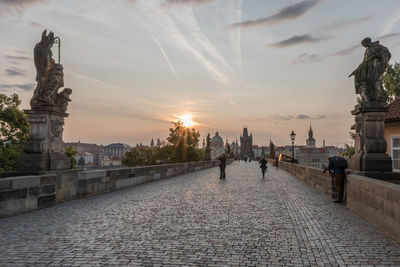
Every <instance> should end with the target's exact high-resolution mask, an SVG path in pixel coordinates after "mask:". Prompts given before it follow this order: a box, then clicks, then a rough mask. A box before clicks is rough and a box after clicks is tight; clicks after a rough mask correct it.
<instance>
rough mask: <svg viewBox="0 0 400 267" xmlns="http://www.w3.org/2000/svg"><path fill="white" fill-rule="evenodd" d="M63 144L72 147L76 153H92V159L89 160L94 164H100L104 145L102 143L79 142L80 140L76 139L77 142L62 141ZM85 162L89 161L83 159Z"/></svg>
mask: <svg viewBox="0 0 400 267" xmlns="http://www.w3.org/2000/svg"><path fill="white" fill-rule="evenodd" d="M64 146H65V147H69V146H70V147H72V148H73V149H74V150H75V151H76V152H77V154H82V153H90V154H92V156H93V159H91V160H90V162H91V163H92V164H93V165H95V166H100V165H101V161H102V159H103V157H104V146H103V145H96V144H89V143H81V142H80V141H78V142H69V143H64ZM79 158H80V157H79ZM79 158H78V159H77V161H78V160H79ZM85 162H89V161H87V160H85Z"/></svg>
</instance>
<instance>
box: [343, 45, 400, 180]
mask: <svg viewBox="0 0 400 267" xmlns="http://www.w3.org/2000/svg"><path fill="white" fill-rule="evenodd" d="M361 44H362V45H363V46H364V47H365V48H366V50H365V54H364V59H363V61H362V62H361V64H360V65H359V66H358V68H357V69H356V70H354V71H353V72H352V73H351V74H350V76H352V75H354V84H355V89H356V94H360V96H361V102H360V103H359V104H357V105H356V107H355V110H353V111H352V114H353V115H354V116H355V125H354V130H355V155H354V156H353V158H352V159H351V162H350V167H351V168H352V169H353V170H358V171H362V172H391V171H392V161H391V158H390V157H389V156H388V155H387V154H386V140H385V134H384V129H385V113H386V112H387V108H386V107H385V103H386V98H387V96H386V93H385V91H384V89H383V85H382V75H383V73H384V72H385V70H386V67H387V64H388V62H389V59H390V57H391V55H390V52H389V50H388V49H387V48H386V47H384V46H383V45H381V44H379V42H371V38H365V39H364V40H362V42H361ZM350 76H349V77H350Z"/></svg>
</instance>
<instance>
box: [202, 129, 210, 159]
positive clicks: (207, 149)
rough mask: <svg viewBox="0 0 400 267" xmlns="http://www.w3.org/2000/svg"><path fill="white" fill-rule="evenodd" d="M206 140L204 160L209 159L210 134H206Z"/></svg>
mask: <svg viewBox="0 0 400 267" xmlns="http://www.w3.org/2000/svg"><path fill="white" fill-rule="evenodd" d="M206 140H207V142H206V153H205V155H204V159H205V160H211V137H210V134H208V135H207V139H206Z"/></svg>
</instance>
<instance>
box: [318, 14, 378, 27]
mask: <svg viewBox="0 0 400 267" xmlns="http://www.w3.org/2000/svg"><path fill="white" fill-rule="evenodd" d="M373 18H374V16H372V15H370V16H366V17H362V18H356V19H349V20H343V21H338V22H336V23H333V24H328V25H325V26H322V27H321V28H320V30H321V31H331V30H337V29H341V28H345V27H351V26H354V25H357V24H360V23H363V22H365V21H368V20H371V19H373Z"/></svg>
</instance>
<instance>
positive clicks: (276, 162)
mask: <svg viewBox="0 0 400 267" xmlns="http://www.w3.org/2000/svg"><path fill="white" fill-rule="evenodd" d="M275 167H276V168H277V169H278V167H279V159H278V157H276V158H275Z"/></svg>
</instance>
